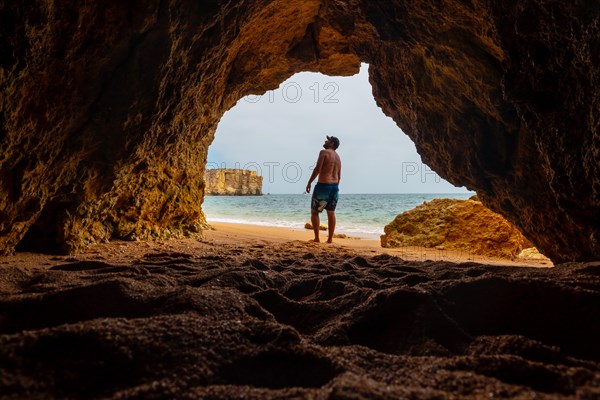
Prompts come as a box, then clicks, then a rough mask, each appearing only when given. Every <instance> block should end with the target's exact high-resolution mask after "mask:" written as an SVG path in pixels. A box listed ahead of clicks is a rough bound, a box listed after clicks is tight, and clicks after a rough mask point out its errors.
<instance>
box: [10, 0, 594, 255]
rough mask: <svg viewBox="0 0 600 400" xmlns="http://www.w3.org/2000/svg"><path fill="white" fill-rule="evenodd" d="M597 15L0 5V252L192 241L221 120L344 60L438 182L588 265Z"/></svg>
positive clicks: (579, 8) (504, 5)
mask: <svg viewBox="0 0 600 400" xmlns="http://www.w3.org/2000/svg"><path fill="white" fill-rule="evenodd" d="M599 15H600V5H599V3H598V2H596V1H592V0H587V1H584V0H575V1H570V2H562V1H550V0H520V1H513V2H490V1H477V0H472V1H458V0H442V1H385V2H383V1H366V0H362V1H361V0H350V1H336V0H330V1H324V0H308V1H289V0H286V1H283V0H281V1H278V0H272V1H266V0H259V1H256V0H254V1H249V0H248V1H243V0H241V1H229V2H225V1H202V2H200V1H192V0H188V1H186V0H171V1H131V2H117V1H108V0H104V1H98V2H94V3H93V4H88V3H86V4H85V5H82V4H81V3H80V2H75V1H61V2H53V1H50V0H45V1H41V0H40V1H37V2H25V1H10V2H9V1H2V2H0V38H1V39H0V87H1V90H2V92H1V93H2V96H1V99H0V121H1V122H0V151H1V153H0V177H1V178H0V179H1V181H0V193H1V195H0V196H1V197H0V204H1V206H0V248H1V249H2V250H3V251H4V252H9V251H11V250H12V249H14V248H15V246H17V245H20V246H21V247H22V248H36V247H40V246H41V247H45V248H46V249H50V250H55V251H56V250H61V251H76V250H77V249H79V248H80V247H81V246H83V245H85V244H86V243H88V242H93V241H98V240H105V239H108V238H110V237H119V238H155V237H167V236H182V235H186V234H189V233H195V232H197V231H199V230H201V229H202V226H203V224H204V217H203V214H202V211H201V207H200V204H201V202H202V198H203V172H204V164H205V161H206V153H207V148H208V146H209V144H210V143H211V141H212V139H213V135H214V131H215V128H216V125H217V123H218V121H219V119H220V117H221V115H222V114H223V112H224V111H226V110H227V109H228V108H230V107H231V106H233V104H235V101H236V100H238V99H239V98H241V97H242V96H244V95H247V94H250V93H261V92H264V91H266V90H268V89H273V88H275V87H277V86H278V84H279V83H280V82H282V81H283V80H285V79H286V78H288V77H289V76H291V75H292V74H293V73H295V72H298V71H320V72H323V73H326V74H334V75H349V74H354V73H356V72H357V71H358V68H359V64H360V62H361V61H364V62H368V63H370V65H371V66H370V74H371V82H372V85H373V91H374V94H375V97H376V99H377V102H378V104H379V105H380V106H381V107H382V109H383V111H384V112H385V113H386V114H387V115H390V116H391V117H392V118H394V120H395V121H396V122H397V124H398V125H399V126H400V127H401V128H402V129H403V130H404V132H406V133H407V134H408V135H409V136H410V137H411V138H412V139H413V140H414V142H415V143H416V145H417V149H418V151H419V153H420V154H421V156H422V158H423V160H424V161H425V162H426V163H427V164H429V165H430V166H431V167H432V168H433V169H435V170H436V171H437V172H438V173H439V174H440V175H441V176H443V177H444V178H446V179H448V180H449V181H451V182H452V183H454V184H457V185H465V186H467V187H468V188H470V189H474V190H476V191H477V193H478V195H479V197H480V198H481V199H482V201H483V202H484V203H485V204H486V205H487V206H489V207H490V208H492V209H493V210H495V211H498V212H500V213H502V214H503V215H505V216H506V217H507V218H508V219H509V220H510V221H511V222H513V223H514V224H515V225H517V226H519V228H521V230H522V231H523V232H524V233H525V234H526V235H527V236H528V238H529V239H531V240H532V241H533V242H534V243H535V244H536V246H537V247H538V248H540V249H541V250H542V251H543V252H544V253H545V254H547V255H548V256H550V257H551V258H552V259H553V260H554V261H555V262H560V261H566V260H591V259H597V258H599V256H600V243H599V240H600V231H599V229H600V228H599V227H600V178H599V172H598V165H599V164H600V133H599V132H598V129H599V118H600V113H599V112H598V110H599V109H600V107H599V106H600V100H599V99H600V95H599V93H600V90H599V89H598V88H599V87H600V85H599V83H600V82H599V70H598V65H599V64H600V56H599V53H598V51H599V50H598V49H599V48H600V34H599V32H600V27H599V24H600V22H599V21H600V19H599ZM365 139H366V140H368V138H365Z"/></svg>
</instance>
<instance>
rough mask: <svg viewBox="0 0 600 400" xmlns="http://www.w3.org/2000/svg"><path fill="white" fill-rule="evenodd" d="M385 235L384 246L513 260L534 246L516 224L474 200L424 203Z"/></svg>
mask: <svg viewBox="0 0 600 400" xmlns="http://www.w3.org/2000/svg"><path fill="white" fill-rule="evenodd" d="M384 232H385V234H384V235H382V236H381V245H382V246H383V247H402V246H423V247H437V248H439V249H446V250H460V251H464V252H466V253H472V254H478V255H484V256H489V257H501V258H511V259H512V258H515V257H516V256H517V255H518V254H519V253H520V252H521V251H522V250H523V249H524V248H528V247H531V244H530V243H529V241H528V240H527V239H526V238H525V237H524V236H523V235H522V234H521V232H519V230H518V229H517V228H516V227H515V226H514V225H512V224H511V223H510V222H508V221H507V220H506V219H505V218H504V217H502V216H501V215H499V214H497V213H495V212H493V211H491V210H489V209H488V208H486V207H485V206H484V205H483V204H481V202H479V201H475V200H456V199H434V200H431V201H429V202H425V203H423V204H422V205H420V206H418V207H416V208H414V209H412V210H409V211H406V212H404V213H402V214H400V215H398V216H397V217H396V218H395V219H394V220H393V221H392V222H391V223H390V224H388V225H386V227H385V229H384Z"/></svg>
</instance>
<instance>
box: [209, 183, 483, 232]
mask: <svg viewBox="0 0 600 400" xmlns="http://www.w3.org/2000/svg"><path fill="white" fill-rule="evenodd" d="M472 195H473V193H426V194H419V193H411V194H344V193H340V198H339V201H338V205H337V209H336V217H337V224H336V230H335V231H336V233H345V234H347V235H349V236H354V237H361V238H367V239H379V236H380V235H381V234H383V227H384V226H385V225H387V224H389V223H390V222H391V221H392V220H393V219H394V218H395V217H396V215H398V214H400V213H402V212H404V211H407V210H410V209H412V208H415V207H416V206H418V205H420V204H422V203H423V202H425V201H429V200H432V199H436V198H452V199H468V198H469V197H471V196H472ZM310 199H311V195H310V194H268V195H263V196H206V197H205V198H204V204H203V205H202V209H203V210H204V213H205V214H206V218H207V220H208V222H211V221H212V222H233V223H241V224H251V225H263V226H278V227H286V228H294V229H304V224H305V223H306V222H308V221H310ZM321 224H323V225H327V214H326V212H325V211H323V212H322V213H321Z"/></svg>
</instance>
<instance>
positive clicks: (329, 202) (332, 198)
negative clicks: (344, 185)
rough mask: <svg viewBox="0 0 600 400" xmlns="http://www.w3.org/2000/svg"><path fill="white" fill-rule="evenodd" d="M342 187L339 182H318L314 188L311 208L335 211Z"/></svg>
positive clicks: (319, 210)
mask: <svg viewBox="0 0 600 400" xmlns="http://www.w3.org/2000/svg"><path fill="white" fill-rule="evenodd" d="M339 192H340V189H339V186H338V184H337V183H317V184H316V185H315V188H314V190H313V195H312V201H311V203H310V208H311V209H312V210H315V211H318V212H321V211H323V210H327V211H334V210H335V207H336V206H337V202H338V195H339Z"/></svg>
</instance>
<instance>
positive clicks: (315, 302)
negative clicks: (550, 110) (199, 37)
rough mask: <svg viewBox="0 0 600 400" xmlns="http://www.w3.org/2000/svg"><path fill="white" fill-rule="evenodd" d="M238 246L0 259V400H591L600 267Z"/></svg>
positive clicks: (224, 240) (177, 245)
mask: <svg viewBox="0 0 600 400" xmlns="http://www.w3.org/2000/svg"><path fill="white" fill-rule="evenodd" d="M236 229H237V228H236ZM236 229H233V227H229V228H227V227H225V228H223V229H217V231H214V232H209V233H208V234H207V235H206V237H205V238H204V239H203V240H197V239H186V240H180V241H168V242H161V243H144V242H139V243H134V242H129V243H126V242H114V243H109V244H100V245H95V246H91V247H90V249H89V250H88V251H87V252H86V253H84V254H81V255H77V256H75V257H62V256H60V257H59V256H44V255H31V254H28V255H27V254H20V255H17V256H12V257H5V258H2V259H0V290H1V291H0V397H2V398H7V399H22V398H119V399H132V398H144V399H152V398H183V399H185V398H247V399H268V398H282V399H283V398H316V399H319V398H336V399H355V398H384V399H387V398H389V399H398V398H418V399H433V398H451V397H460V398H477V399H480V398H484V397H485V398H497V397H500V398H515V397H516V398H562V397H565V398H568V397H572V398H589V399H592V398H600V345H598V338H599V337H600V263H587V264H563V265H559V266H556V267H555V268H530V267H523V266H517V264H518V263H517V264H515V263H507V264H506V265H499V262H497V260H496V261H494V260H487V261H489V262H487V264H483V263H482V262H486V260H482V261H479V260H477V261H478V262H474V261H470V260H468V259H467V260H458V261H456V262H452V261H443V260H442V261H440V260H436V259H427V258H430V257H427V255H425V256H424V255H423V254H419V255H417V256H418V257H421V258H425V259H423V260H420V259H418V257H417V258H415V257H413V259H412V260H411V259H410V258H411V253H410V251H409V250H407V249H404V250H403V251H402V253H401V254H395V253H394V252H387V251H383V250H381V249H378V250H377V249H374V248H372V247H370V246H369V245H368V243H367V244H365V243H364V242H362V243H358V242H359V241H354V242H352V243H354V244H348V243H349V242H351V240H348V241H338V243H336V244H334V245H333V246H328V245H324V244H314V243H309V242H307V238H308V237H309V236H306V235H309V233H304V232H303V233H302V235H300V234H298V233H296V234H294V235H293V237H288V236H286V235H283V234H281V233H280V232H276V233H275V234H274V236H269V235H265V234H264V232H263V233H260V234H258V233H256V230H254V229H249V228H243V227H242V228H239V229H237V230H236ZM240 229H241V230H240ZM244 229H246V231H244ZM357 243H358V244H357ZM400 255H403V256H404V257H400ZM532 266H548V265H547V264H546V265H544V264H543V263H542V262H538V263H537V264H536V263H535V262H534V263H532Z"/></svg>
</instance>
